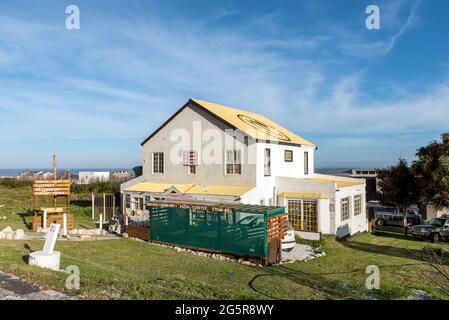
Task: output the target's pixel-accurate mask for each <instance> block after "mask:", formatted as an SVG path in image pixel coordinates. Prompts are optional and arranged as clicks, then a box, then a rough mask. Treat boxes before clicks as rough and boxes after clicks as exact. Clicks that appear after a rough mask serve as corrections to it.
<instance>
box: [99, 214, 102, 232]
mask: <svg viewBox="0 0 449 320" xmlns="http://www.w3.org/2000/svg"><path fill="white" fill-rule="evenodd" d="M99 227H100V234H102V233H103V214H102V213H100V225H99Z"/></svg>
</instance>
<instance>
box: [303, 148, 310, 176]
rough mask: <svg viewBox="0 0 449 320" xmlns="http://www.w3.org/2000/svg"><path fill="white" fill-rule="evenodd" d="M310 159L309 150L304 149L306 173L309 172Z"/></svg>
mask: <svg viewBox="0 0 449 320" xmlns="http://www.w3.org/2000/svg"><path fill="white" fill-rule="evenodd" d="M309 162H310V160H309V151H304V174H309V171H310V170H309V169H310V168H309V166H310V163H309Z"/></svg>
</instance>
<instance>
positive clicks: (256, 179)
mask: <svg viewBox="0 0 449 320" xmlns="http://www.w3.org/2000/svg"><path fill="white" fill-rule="evenodd" d="M141 147H142V153H143V155H142V156H143V159H142V160H143V174H142V176H140V177H138V178H136V179H133V180H130V181H128V182H126V183H124V184H122V185H121V192H122V195H123V203H122V205H123V207H124V211H125V212H126V213H127V214H130V213H131V212H132V211H133V210H134V211H135V210H142V211H144V213H148V208H147V207H146V206H145V203H146V202H147V201H149V200H157V199H170V198H177V199H178V200H179V199H189V200H201V201H213V202H233V203H243V204H254V205H270V206H272V205H277V206H283V207H285V208H286V211H287V213H288V219H289V221H290V223H291V224H292V226H293V228H294V229H295V230H297V231H298V233H299V234H302V235H304V236H312V238H313V237H314V235H317V234H318V233H321V234H333V235H338V236H345V235H349V234H351V235H352V234H355V233H359V232H363V231H366V230H367V229H368V221H367V217H366V205H365V202H366V200H365V180H363V179H354V178H349V177H338V176H331V175H322V174H317V173H315V168H314V162H315V150H316V145H315V144H313V143H312V142H310V141H308V140H305V139H304V138H302V137H300V136H298V135H297V134H295V133H293V132H292V131H290V130H288V129H286V128H284V127H281V126H280V125H278V124H277V123H275V122H273V121H271V120H269V119H268V118H266V117H264V116H262V115H260V114H256V113H253V112H248V111H245V110H240V109H235V108H230V107H226V106H222V105H219V104H215V103H210V102H206V101H202V100H196V99H190V100H189V101H188V102H187V103H186V104H185V105H184V106H183V107H181V108H180V109H179V110H178V111H177V112H176V113H175V114H173V115H172V116H171V117H170V118H169V119H168V120H167V121H165V122H164V123H163V124H162V125H161V126H160V127H159V128H157V129H156V130H155V131H154V132H153V133H152V134H151V135H150V136H149V137H148V138H147V139H145V141H143V142H142V144H141Z"/></svg>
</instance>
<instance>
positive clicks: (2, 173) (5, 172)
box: [0, 168, 132, 177]
mask: <svg viewBox="0 0 449 320" xmlns="http://www.w3.org/2000/svg"><path fill="white" fill-rule="evenodd" d="M68 169H70V171H71V172H72V174H78V173H79V172H80V171H108V172H115V171H121V170H131V169H132V168H61V169H59V168H58V169H57V171H58V172H65V171H67V170H68ZM23 171H33V172H37V171H45V172H46V171H48V172H53V168H10V169H0V177H16V176H18V175H19V174H20V173H21V172H23Z"/></svg>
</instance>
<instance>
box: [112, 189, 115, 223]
mask: <svg viewBox="0 0 449 320" xmlns="http://www.w3.org/2000/svg"><path fill="white" fill-rule="evenodd" d="M114 216H115V194H112V217H114Z"/></svg>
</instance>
